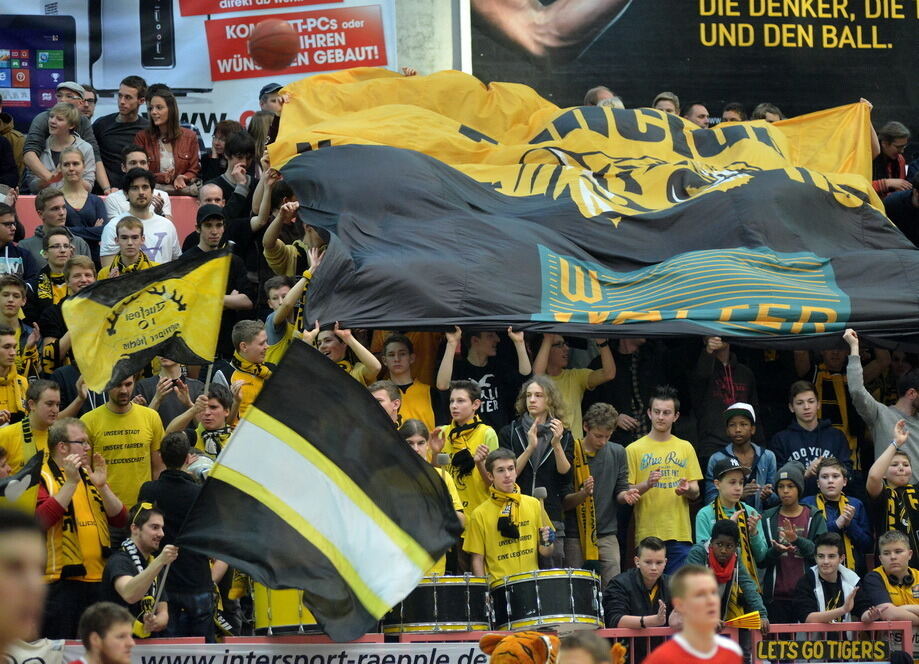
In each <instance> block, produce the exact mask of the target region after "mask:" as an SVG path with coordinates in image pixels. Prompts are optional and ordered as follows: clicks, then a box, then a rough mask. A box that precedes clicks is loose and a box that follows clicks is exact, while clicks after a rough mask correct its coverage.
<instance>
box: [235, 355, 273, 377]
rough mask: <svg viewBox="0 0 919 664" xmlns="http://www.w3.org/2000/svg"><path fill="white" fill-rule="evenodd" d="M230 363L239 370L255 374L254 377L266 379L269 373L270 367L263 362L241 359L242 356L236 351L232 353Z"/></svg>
mask: <svg viewBox="0 0 919 664" xmlns="http://www.w3.org/2000/svg"><path fill="white" fill-rule="evenodd" d="M230 363H231V364H232V365H233V366H234V367H236V368H237V369H238V370H239V371H242V372H243V373H247V374H249V375H251V376H255V377H256V378H261V379H262V380H267V379H268V377H269V376H270V375H271V369H269V368H268V367H266V366H265V365H264V364H256V363H255V362H250V361H249V360H246V359H243V356H242V355H240V354H239V353H238V352H234V353H233V359H232V360H231V361H230Z"/></svg>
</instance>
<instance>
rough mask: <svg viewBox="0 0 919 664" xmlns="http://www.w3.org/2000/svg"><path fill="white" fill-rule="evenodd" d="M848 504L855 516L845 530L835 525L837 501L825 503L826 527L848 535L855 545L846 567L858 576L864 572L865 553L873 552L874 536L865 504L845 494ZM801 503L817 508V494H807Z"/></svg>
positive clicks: (830, 530)
mask: <svg viewBox="0 0 919 664" xmlns="http://www.w3.org/2000/svg"><path fill="white" fill-rule="evenodd" d="M846 500H847V501H849V504H850V505H851V506H852V507H854V508H855V516H854V517H853V518H852V521H851V522H850V523H849V525H848V526H846V528H845V531H842V530H840V529H839V526H837V525H836V519H838V518H839V505H838V504H837V503H827V504H826V529H827V532H830V533H839V534H840V535H848V536H849V539H851V540H852V546H853V547H855V554H856V559H855V560H847V561H846V567H848V568H849V569H851V570H854V571H855V572H856V573H858V575H859V576H862V575H863V574H864V573H865V571H866V570H865V554H866V553H873V552H874V537H873V535H872V534H871V533H872V531H871V522H870V521H869V519H868V510H867V509H865V504H864V503H863V502H862V501H860V500H859V499H858V498H853V497H852V496H846ZM801 504H802V505H807V506H808V507H812V508H814V509H817V496H807V497H806V498H802V499H801Z"/></svg>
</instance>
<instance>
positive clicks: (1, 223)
mask: <svg viewBox="0 0 919 664" xmlns="http://www.w3.org/2000/svg"><path fill="white" fill-rule="evenodd" d="M0 226H6V227H7V228H16V222H15V221H0Z"/></svg>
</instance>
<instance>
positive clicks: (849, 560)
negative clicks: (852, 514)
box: [817, 493, 855, 569]
mask: <svg viewBox="0 0 919 664" xmlns="http://www.w3.org/2000/svg"><path fill="white" fill-rule="evenodd" d="M848 504H849V501H848V499H847V498H846V496H845V494H839V514H840V515H841V514H842V513H843V512H844V511H845V509H846V507H847V506H848ZM817 511H818V512H820V513H822V514H823V518H824V519H826V520H827V521H829V520H830V519H829V517H828V516H827V513H826V498H824V497H823V494H822V493H818V494H817ZM840 534H841V535H842V542H843V544H844V545H845V547H846V567H848V568H849V569H855V547H854V546H852V538H851V537H849V536H848V535H847V534H846V533H845V532H842V533H840Z"/></svg>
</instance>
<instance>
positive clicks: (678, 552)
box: [664, 540, 692, 574]
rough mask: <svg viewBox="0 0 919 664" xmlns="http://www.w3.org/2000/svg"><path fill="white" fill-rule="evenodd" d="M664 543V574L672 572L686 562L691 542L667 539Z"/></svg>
mask: <svg viewBox="0 0 919 664" xmlns="http://www.w3.org/2000/svg"><path fill="white" fill-rule="evenodd" d="M664 544H665V545H666V546H667V567H665V568H664V574H673V573H674V572H676V571H677V570H678V569H680V568H681V567H682V566H683V564H684V563H685V562H686V556H688V555H689V549H690V548H692V542H679V541H677V540H667V541H666V542H664Z"/></svg>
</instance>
